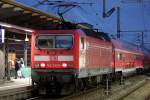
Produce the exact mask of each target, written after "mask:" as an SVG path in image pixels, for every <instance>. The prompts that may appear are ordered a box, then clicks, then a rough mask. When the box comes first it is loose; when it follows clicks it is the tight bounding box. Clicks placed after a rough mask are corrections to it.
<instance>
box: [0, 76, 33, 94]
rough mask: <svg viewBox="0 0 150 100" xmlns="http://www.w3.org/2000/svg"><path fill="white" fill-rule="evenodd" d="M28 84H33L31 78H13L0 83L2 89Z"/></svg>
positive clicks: (0, 89)
mask: <svg viewBox="0 0 150 100" xmlns="http://www.w3.org/2000/svg"><path fill="white" fill-rule="evenodd" d="M27 86H31V78H21V79H20V78H18V79H11V80H10V81H6V82H5V83H4V84H0V91H3V90H8V89H14V88H20V87H27Z"/></svg>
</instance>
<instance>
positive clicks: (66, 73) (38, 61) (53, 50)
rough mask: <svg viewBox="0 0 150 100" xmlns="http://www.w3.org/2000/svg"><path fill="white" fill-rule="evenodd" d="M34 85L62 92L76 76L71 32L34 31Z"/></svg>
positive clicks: (32, 62) (32, 55) (32, 57)
mask: <svg viewBox="0 0 150 100" xmlns="http://www.w3.org/2000/svg"><path fill="white" fill-rule="evenodd" d="M31 48H32V50H31V51H32V52H31V60H32V61H31V64H32V65H31V66H32V81H33V85H34V84H37V86H38V87H40V88H41V87H44V88H46V89H48V91H50V90H53V89H52V88H55V89H54V91H57V89H58V90H59V91H57V93H58V92H60V89H62V88H63V87H64V86H65V85H66V84H71V83H72V82H73V77H74V73H75V72H74V66H76V65H75V64H76V63H75V62H74V59H75V55H74V48H75V46H74V35H73V34H71V32H61V31H51V32H40V33H38V34H37V33H36V34H35V33H33V36H32V47H31Z"/></svg>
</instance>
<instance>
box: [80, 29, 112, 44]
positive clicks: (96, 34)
mask: <svg viewBox="0 0 150 100" xmlns="http://www.w3.org/2000/svg"><path fill="white" fill-rule="evenodd" d="M82 30H83V31H84V33H85V34H86V35H88V36H92V37H95V38H98V39H101V40H105V41H109V42H110V41H111V39H110V37H109V36H108V34H107V33H104V32H97V31H95V30H93V29H82Z"/></svg>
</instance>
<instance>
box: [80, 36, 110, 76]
mask: <svg viewBox="0 0 150 100" xmlns="http://www.w3.org/2000/svg"><path fill="white" fill-rule="evenodd" d="M83 41H84V42H83ZM83 43H84V44H83ZM83 45H84V48H83ZM79 49H80V52H79V56H80V58H79V59H80V60H79V77H80V78H82V77H88V76H97V75H102V74H109V73H112V66H111V61H112V45H111V43H110V42H108V41H107V42H106V41H104V40H100V39H97V38H93V37H89V36H84V38H83V37H81V38H80V48H79ZM106 59H107V60H106Z"/></svg>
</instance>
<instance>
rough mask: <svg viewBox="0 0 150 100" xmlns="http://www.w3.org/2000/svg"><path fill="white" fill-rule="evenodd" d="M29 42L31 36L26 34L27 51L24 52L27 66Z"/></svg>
mask: <svg viewBox="0 0 150 100" xmlns="http://www.w3.org/2000/svg"><path fill="white" fill-rule="evenodd" d="M28 42H29V38H28V35H27V34H26V38H25V52H24V61H25V66H26V67H27V63H28V59H27V58H28Z"/></svg>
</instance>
